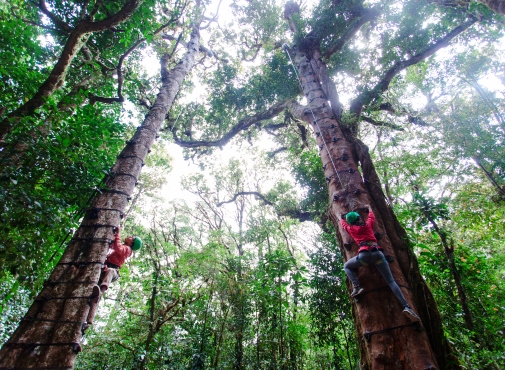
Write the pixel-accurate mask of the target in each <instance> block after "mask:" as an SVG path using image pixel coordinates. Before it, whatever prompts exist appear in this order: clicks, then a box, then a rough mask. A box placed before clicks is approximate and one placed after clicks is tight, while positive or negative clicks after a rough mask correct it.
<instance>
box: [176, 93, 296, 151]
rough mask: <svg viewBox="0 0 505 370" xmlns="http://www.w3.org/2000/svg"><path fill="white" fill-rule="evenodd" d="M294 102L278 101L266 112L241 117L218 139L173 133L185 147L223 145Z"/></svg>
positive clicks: (178, 143) (177, 140)
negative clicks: (188, 138)
mask: <svg viewBox="0 0 505 370" xmlns="http://www.w3.org/2000/svg"><path fill="white" fill-rule="evenodd" d="M290 103H292V101H291V100H287V101H283V102H281V103H277V104H275V105H273V106H272V107H270V108H269V109H267V110H266V111H264V112H261V113H258V114H256V115H254V116H251V117H246V118H244V119H241V120H240V121H239V122H238V123H237V124H236V125H235V126H233V127H232V128H231V130H230V131H228V132H227V133H226V134H224V135H223V136H222V137H221V138H220V139H218V140H209V141H205V140H199V141H184V140H180V139H179V138H178V137H177V135H176V131H175V130H173V131H172V133H173V135H174V141H175V143H176V144H177V145H179V146H181V147H183V148H199V147H213V146H217V147H223V146H224V145H226V144H227V143H228V142H229V141H230V140H231V139H232V138H233V137H235V135H237V134H238V133H239V132H241V131H244V130H247V129H248V128H250V127H251V126H252V125H254V124H256V123H258V122H261V121H263V120H266V119H270V118H272V117H275V116H277V115H278V114H279V113H280V112H282V111H283V110H284V109H286V107H287V106H288V105H289V104H290Z"/></svg>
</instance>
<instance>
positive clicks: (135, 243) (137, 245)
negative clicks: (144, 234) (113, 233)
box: [131, 236, 142, 251]
mask: <svg viewBox="0 0 505 370" xmlns="http://www.w3.org/2000/svg"><path fill="white" fill-rule="evenodd" d="M141 247H142V239H140V238H139V237H138V236H136V237H135V239H134V240H133V245H132V247H131V248H132V250H134V251H138V250H139V249H140V248H141Z"/></svg>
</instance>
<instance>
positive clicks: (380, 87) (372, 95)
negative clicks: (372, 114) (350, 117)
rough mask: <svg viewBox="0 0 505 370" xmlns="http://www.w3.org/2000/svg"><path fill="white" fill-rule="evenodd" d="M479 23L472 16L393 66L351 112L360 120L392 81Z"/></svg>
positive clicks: (353, 104)
mask: <svg viewBox="0 0 505 370" xmlns="http://www.w3.org/2000/svg"><path fill="white" fill-rule="evenodd" d="M477 21H478V19H477V18H476V17H474V16H470V20H468V21H467V22H465V23H463V24H461V25H459V26H458V27H456V28H455V29H453V30H452V31H451V32H449V33H448V34H447V35H446V36H444V37H443V38H441V39H440V40H438V41H437V42H435V43H434V44H433V45H431V46H428V47H427V48H426V49H425V50H424V51H422V52H421V53H419V54H416V55H414V56H413V57H412V58H410V59H407V60H403V61H398V62H396V63H395V64H394V65H393V67H391V68H390V69H389V70H388V71H387V72H386V73H385V75H384V76H383V77H382V80H381V81H380V82H379V83H378V84H377V85H376V86H375V87H374V88H373V89H372V90H367V91H364V92H363V93H361V94H360V95H359V96H358V97H357V98H356V99H354V101H353V102H352V104H351V109H350V112H351V113H353V114H355V115H356V117H357V118H359V116H360V115H361V110H362V109H363V106H364V105H367V104H369V103H370V102H372V101H373V100H375V99H377V98H378V97H379V96H380V94H382V93H383V92H384V91H386V90H387V89H388V88H389V84H390V83H391V80H392V79H393V78H394V77H395V76H396V75H397V74H398V73H400V72H401V71H403V70H404V69H405V68H407V67H410V66H411V65H414V64H416V63H419V62H421V61H423V60H425V59H427V58H429V57H430V56H432V55H433V54H435V53H436V52H437V51H438V50H440V49H442V48H444V47H447V46H448V45H449V42H450V41H451V40H452V39H454V38H455V37H456V36H458V35H459V34H461V33H463V32H464V31H466V30H467V29H468V28H470V27H471V26H472V25H473V24H474V23H475V22H477Z"/></svg>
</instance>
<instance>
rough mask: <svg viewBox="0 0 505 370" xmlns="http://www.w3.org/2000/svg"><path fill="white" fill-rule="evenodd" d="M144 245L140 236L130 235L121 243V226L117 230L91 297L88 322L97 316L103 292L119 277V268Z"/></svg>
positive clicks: (90, 322) (91, 321)
mask: <svg viewBox="0 0 505 370" xmlns="http://www.w3.org/2000/svg"><path fill="white" fill-rule="evenodd" d="M141 247H142V240H141V239H140V238H139V237H135V236H128V237H126V239H125V240H124V244H123V243H121V237H120V236H119V228H117V230H116V234H115V235H114V241H113V242H112V243H111V245H110V249H111V252H110V253H109V255H108V256H107V259H106V260H105V264H104V266H103V269H102V273H101V274H100V279H99V280H98V284H97V285H95V286H94V287H93V293H92V294H91V297H90V306H91V307H90V309H89V314H88V319H87V323H88V324H89V325H91V324H92V323H93V319H94V317H95V312H96V309H97V306H98V302H99V301H100V298H101V297H102V293H103V292H105V291H106V290H107V289H109V284H110V283H111V282H114V281H116V280H117V279H119V269H120V268H121V266H122V265H123V263H124V262H125V261H126V259H127V258H128V257H130V256H131V255H132V253H133V251H136V250H139V249H140V248H141Z"/></svg>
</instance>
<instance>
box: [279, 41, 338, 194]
mask: <svg viewBox="0 0 505 370" xmlns="http://www.w3.org/2000/svg"><path fill="white" fill-rule="evenodd" d="M282 48H283V49H284V51H285V52H286V54H287V55H288V57H289V61H290V62H291V66H292V67H293V70H294V71H295V75H296V78H297V80H298V83H299V84H300V87H301V88H302V90H303V85H302V81H301V79H300V76H299V75H298V71H297V70H296V68H295V65H294V63H293V60H292V59H291V55H290V54H289V51H288V48H289V47H288V45H287V44H283V45H282ZM308 74H309V75H310V74H312V72H309V73H308ZM319 89H320V88H319ZM319 89H316V90H319ZM313 91H315V90H313ZM305 95H306V96H308V92H307V93H305ZM321 98H324V95H323V96H321ZM314 99H315V98H314ZM314 99H311V100H309V110H310V113H311V114H312V120H313V123H314V125H316V127H317V132H318V133H321V127H320V126H319V122H317V119H316V116H315V114H314V111H313V110H312V106H311V104H310V103H312V101H313V100H314ZM332 125H333V124H332ZM333 128H334V127H333ZM323 129H325V130H326V129H328V127H324V128H323ZM337 140H338V139H337ZM323 147H324V148H325V150H326V153H328V156H329V157H330V161H331V164H332V166H333V170H334V171H335V173H336V174H337V178H338V182H339V183H340V186H341V187H342V189H344V184H343V183H342V180H341V179H340V175H339V174H338V171H337V166H336V165H335V161H334V160H333V157H332V155H331V153H330V150H329V148H328V145H326V141H325V140H324V138H323V145H322V146H321V145H320V146H319V149H321V150H322V149H323ZM341 158H342V157H341ZM341 158H335V159H341ZM346 160H347V159H346Z"/></svg>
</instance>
